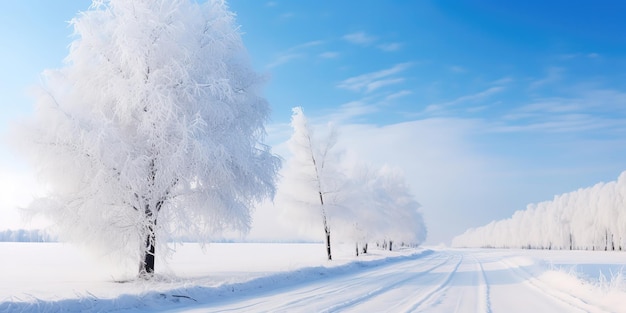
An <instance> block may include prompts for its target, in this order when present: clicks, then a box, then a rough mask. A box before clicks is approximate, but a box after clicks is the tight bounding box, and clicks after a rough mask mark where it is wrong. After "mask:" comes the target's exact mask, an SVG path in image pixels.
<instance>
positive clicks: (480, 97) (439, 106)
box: [424, 86, 504, 114]
mask: <svg viewBox="0 0 626 313" xmlns="http://www.w3.org/2000/svg"><path fill="white" fill-rule="evenodd" d="M503 90H504V87H502V86H495V87H490V88H488V89H486V90H483V91H480V92H477V93H473V94H469V95H465V96H461V97H458V98H456V99H454V100H451V101H448V102H443V103H436V104H431V105H429V106H427V107H426V109H425V110H424V113H430V114H432V113H441V112H442V111H444V110H445V109H447V108H449V107H452V106H456V105H460V104H464V103H477V102H481V101H484V100H486V99H488V98H489V97H491V96H493V95H495V94H497V93H500V92H502V91H503Z"/></svg>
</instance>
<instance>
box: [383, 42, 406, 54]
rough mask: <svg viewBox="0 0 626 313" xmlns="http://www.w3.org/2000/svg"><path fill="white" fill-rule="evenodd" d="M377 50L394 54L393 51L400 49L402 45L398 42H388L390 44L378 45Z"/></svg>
mask: <svg viewBox="0 0 626 313" xmlns="http://www.w3.org/2000/svg"><path fill="white" fill-rule="evenodd" d="M378 48H379V49H380V50H383V51H386V52H394V51H398V50H400V49H401V48H402V44H401V43H399V42H390V43H384V44H380V45H378Z"/></svg>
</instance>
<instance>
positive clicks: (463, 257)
mask: <svg viewBox="0 0 626 313" xmlns="http://www.w3.org/2000/svg"><path fill="white" fill-rule="evenodd" d="M337 247H338V248H337V249H335V251H334V255H335V260H333V261H331V262H329V261H326V260H325V257H326V256H325V252H324V245H323V244H267V243H221V244H210V245H208V246H206V247H205V248H204V249H202V248H201V247H200V246H199V245H197V244H185V245H183V246H180V245H179V246H177V247H176V253H174V255H173V259H172V260H171V262H170V264H169V266H168V267H167V268H165V267H164V266H163V265H162V264H157V273H158V276H157V278H156V279H155V280H153V281H143V280H139V281H137V280H130V281H126V282H121V281H120V280H124V277H123V274H119V272H120V271H119V270H115V269H111V268H110V267H106V266H103V265H102V264H99V263H97V262H95V263H94V262H93V259H92V258H90V257H87V256H86V255H84V254H82V252H81V251H80V250H77V249H76V248H74V247H73V246H70V245H66V244H61V243H0V260H2V261H1V262H0V312H111V311H114V312H154V311H162V312H225V311H229V312H626V284H624V278H623V277H624V276H623V271H624V270H623V268H622V267H623V264H624V260H625V256H626V254H624V253H623V252H599V251H596V252H592V251H554V250H498V249H448V248H443V247H436V248H435V247H433V248H415V249H401V250H399V251H391V252H390V251H381V250H379V249H376V247H370V251H369V253H368V254H367V255H365V256H363V255H361V256H359V257H358V258H357V257H354V256H352V253H353V251H352V248H353V246H352V245H337ZM116 272H118V273H117V274H112V273H116ZM122 272H123V271H122Z"/></svg>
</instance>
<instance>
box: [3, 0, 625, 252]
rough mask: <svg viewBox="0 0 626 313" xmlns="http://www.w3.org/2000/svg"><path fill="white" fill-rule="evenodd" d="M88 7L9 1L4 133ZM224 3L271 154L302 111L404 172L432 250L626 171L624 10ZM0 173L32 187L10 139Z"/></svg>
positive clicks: (356, 148) (558, 5)
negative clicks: (261, 88) (267, 117)
mask: <svg viewBox="0 0 626 313" xmlns="http://www.w3.org/2000/svg"><path fill="white" fill-rule="evenodd" d="M89 3H90V2H89V1H62V2H59V1H56V2H52V1H43V0H39V1H2V2H0V15H1V16H0V20H1V21H2V23H3V25H2V26H3V27H1V28H0V40H1V42H0V47H2V48H0V68H1V69H2V72H1V73H0V94H1V95H2V99H1V100H0V108H1V110H2V111H1V112H2V115H1V116H0V132H3V133H4V134H7V133H8V129H9V128H8V125H9V124H11V123H14V121H16V120H18V119H19V118H21V117H23V116H27V115H28V114H29V112H30V111H31V110H32V100H31V99H30V98H29V97H28V96H27V90H28V88H29V86H32V85H34V84H36V83H37V80H38V75H39V73H40V72H41V71H43V70H44V69H47V68H56V67H59V66H62V60H63V58H64V57H65V56H66V55H67V46H68V44H69V43H70V42H71V37H70V34H71V32H72V30H71V28H69V27H68V25H67V21H68V20H70V19H71V18H72V17H73V16H74V15H75V14H76V12H78V11H80V10H86V9H87V8H88V6H89ZM229 3H230V7H231V9H232V10H233V11H234V12H235V13H236V14H237V22H238V23H239V24H240V25H241V31H242V33H243V40H244V43H245V44H246V47H247V48H248V50H249V53H250V57H251V59H252V62H253V64H254V66H255V68H256V69H257V70H258V71H259V72H262V73H264V74H265V75H267V77H268V83H267V86H266V89H265V95H266V97H267V99H268V100H269V102H270V104H271V106H272V110H273V114H272V121H271V123H270V125H268V131H269V136H268V140H269V141H270V143H272V144H273V145H276V146H277V150H278V151H280V146H281V142H283V141H284V140H285V139H286V136H288V135H289V133H288V132H289V129H288V128H287V127H286V124H287V123H288V121H289V116H290V113H291V107H293V106H303V107H304V109H305V113H306V114H307V115H308V116H309V117H310V118H311V119H313V120H314V121H317V122H320V123H322V122H326V121H329V120H334V121H336V122H337V123H339V125H340V126H342V127H343V130H342V141H343V142H344V143H345V146H347V147H349V149H350V150H351V151H353V152H352V153H353V154H354V155H356V156H357V157H358V158H360V159H363V160H365V161H370V162H373V163H377V164H378V163H380V164H382V163H388V164H391V165H394V166H398V167H401V168H404V169H406V173H407V178H408V180H409V183H411V185H412V186H413V189H414V192H415V194H416V197H417V199H418V201H420V202H421V203H422V205H423V206H424V208H423V209H424V213H425V218H426V222H427V223H428V224H429V229H430V240H429V242H431V243H438V242H440V241H444V242H445V241H448V240H449V239H450V238H451V236H453V235H456V234H459V233H461V232H463V231H464V230H465V228H467V227H474V226H480V225H482V224H485V223H488V222H489V221H491V220H493V219H501V218H505V217H508V216H510V215H511V214H512V213H513V212H514V211H515V210H521V209H524V208H525V205H526V204H528V203H531V202H538V201H543V200H550V199H551V198H552V196H553V195H555V194H560V193H563V192H568V191H573V190H575V189H577V188H580V187H585V186H589V185H592V184H594V183H597V182H600V181H608V180H614V179H615V178H617V176H618V175H619V173H620V172H621V171H623V170H626V19H624V18H623V16H624V15H625V14H626V3H625V2H623V1H602V2H597V1H551V2H550V3H546V2H545V1H358V2H356V1H333V2H331V1H309V0H306V1H246V0H234V1H230V2H229ZM0 169H2V170H3V171H4V172H5V173H3V175H2V176H3V178H4V183H3V184H4V185H0V186H9V185H10V186H13V189H12V190H14V189H19V190H17V191H15V190H14V192H12V193H23V192H24V190H23V189H27V188H17V187H15V186H16V185H19V184H16V183H15V181H16V180H18V181H20V182H21V183H22V184H25V185H27V184H29V183H31V182H32V179H31V178H24V177H30V176H28V175H31V174H27V173H29V168H28V166H27V165H25V164H24V163H22V162H21V161H19V157H17V156H16V155H15V154H13V153H12V152H10V150H9V149H8V148H7V147H6V145H4V144H3V145H2V146H0ZM22 173H23V174H22ZM7 177H11V178H10V179H9V178H7ZM16 177H21V178H20V179H17V178H16ZM0 179H2V178H0ZM0 183H2V182H0ZM5 190H7V189H6V188H5ZM5 193H7V194H5V198H8V197H9V196H11V195H8V192H7V191H5ZM21 197H22V198H25V197H26V196H25V195H24V196H21ZM14 198H15V197H14ZM16 201H17V200H16ZM20 201H22V202H23V201H25V200H23V199H22V200H20ZM5 202H8V200H5ZM14 202H15V201H14ZM8 206H9V204H7V203H5V204H4V207H0V209H1V210H4V211H5V212H7V211H9V210H10V209H9V208H7V207H8ZM7 214H8V213H7ZM5 220H13V219H8V218H7V219H5ZM5 224H7V223H5ZM9 226H10V225H9ZM3 227H8V226H7V225H2V224H0V228H3Z"/></svg>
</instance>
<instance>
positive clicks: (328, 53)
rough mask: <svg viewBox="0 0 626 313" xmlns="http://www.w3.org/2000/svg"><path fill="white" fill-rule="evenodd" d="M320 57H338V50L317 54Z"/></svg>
mask: <svg viewBox="0 0 626 313" xmlns="http://www.w3.org/2000/svg"><path fill="white" fill-rule="evenodd" d="M319 57H320V58H324V59H334V58H337V57H339V52H337V51H326V52H322V53H320V54H319Z"/></svg>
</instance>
